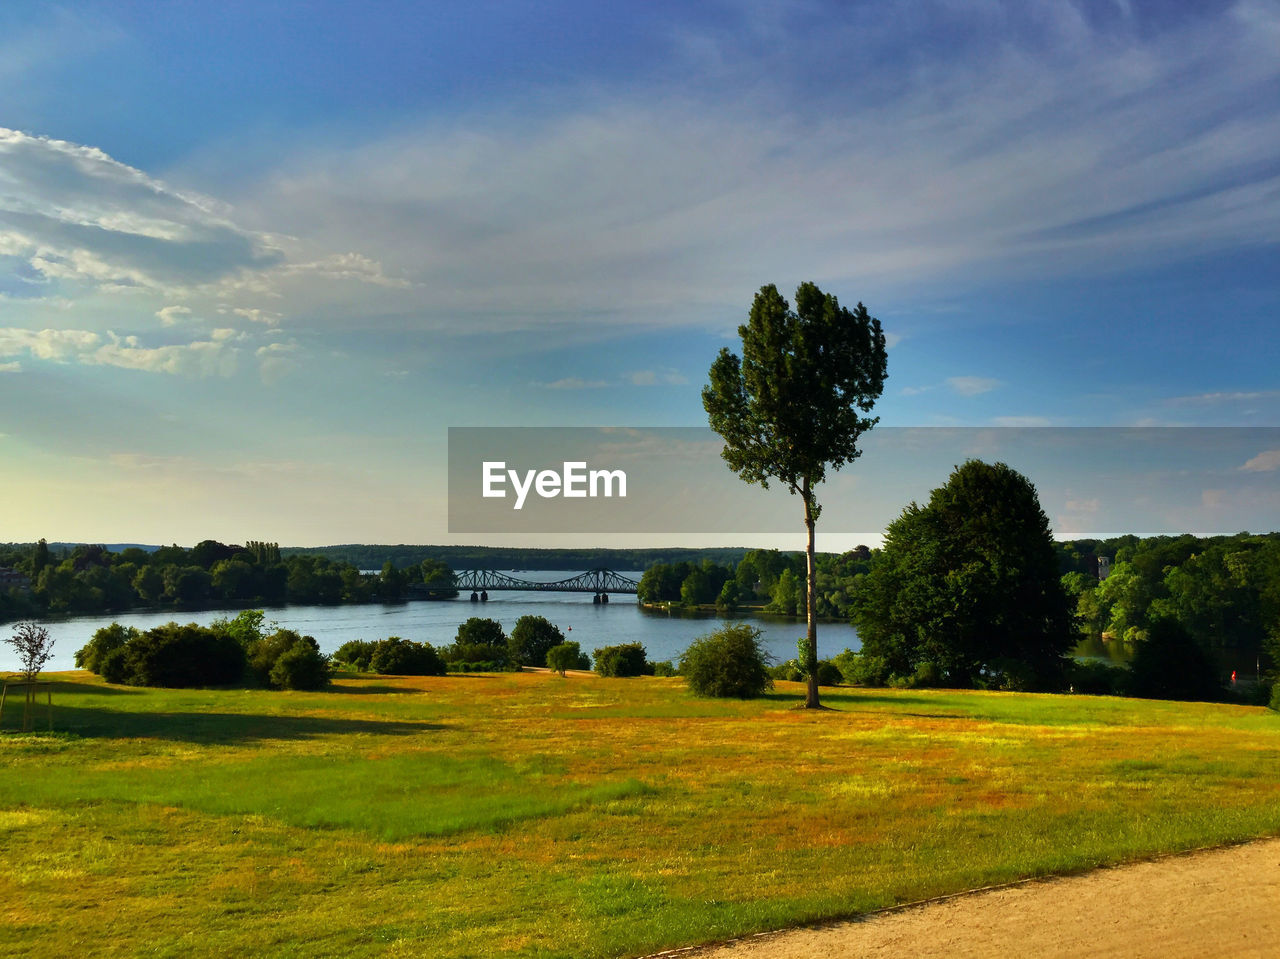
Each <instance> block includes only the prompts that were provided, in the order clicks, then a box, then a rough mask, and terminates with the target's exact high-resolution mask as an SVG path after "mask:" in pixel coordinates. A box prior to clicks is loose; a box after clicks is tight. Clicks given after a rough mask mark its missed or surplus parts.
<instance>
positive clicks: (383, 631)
mask: <svg viewBox="0 0 1280 959" xmlns="http://www.w3.org/2000/svg"><path fill="white" fill-rule="evenodd" d="M578 572H580V571H579V570H573V571H569V572H559V571H551V570H539V571H537V572H525V571H520V572H514V573H513V574H512V575H514V576H517V577H518V578H520V579H526V580H533V581H539V582H550V581H554V580H558V579H566V578H568V577H569V576H573V575H576V574H577V573H578ZM625 575H628V576H630V577H632V578H633V579H639V578H640V574H639V573H627V574H625ZM610 600H611V601H610V602H609V603H607V604H601V605H599V606H596V605H594V604H593V603H592V602H591V594H590V593H540V592H494V593H490V594H489V602H487V603H472V602H470V601H469V599H468V598H467V594H463V595H461V596H459V598H457V599H454V600H443V601H431V602H426V601H413V602H408V603H398V604H394V605H392V604H388V605H367V606H282V607H276V608H268V609H267V610H266V618H267V622H268V623H270V622H272V621H274V622H276V623H279V624H280V625H281V626H284V627H287V628H289V629H295V630H297V631H298V632H300V633H302V634H304V635H308V636H314V637H315V638H316V642H318V643H319V644H320V649H321V650H322V651H324V652H326V653H331V652H333V651H334V650H336V649H337V648H338V647H339V646H341V645H342V644H343V643H345V642H347V641H348V640H351V639H368V640H377V639H385V638H387V637H388V636H400V637H402V638H404V639H412V640H416V641H418V642H428V643H431V644H432V645H433V646H447V645H448V644H449V643H451V642H453V638H454V635H455V634H456V633H457V630H458V625H459V624H460V623H462V622H463V621H465V620H466V619H467V618H468V617H470V616H486V617H489V618H491V619H496V620H497V621H498V622H500V623H501V624H502V628H503V629H504V630H506V631H507V632H508V633H510V632H511V630H512V628H513V627H514V626H515V624H516V620H517V619H519V618H520V617H521V616H524V615H526V614H533V615H537V616H545V617H546V618H547V619H549V620H550V621H551V622H553V623H555V624H556V625H557V626H559V627H560V629H561V631H562V632H563V633H564V634H565V637H566V638H567V639H571V640H574V641H576V642H577V643H579V644H580V645H581V646H582V649H583V650H584V651H585V652H588V653H590V652H591V650H593V649H596V648H598V647H600V646H615V645H617V644H619V643H641V644H643V645H644V648H645V649H646V650H647V652H648V656H649V659H651V660H663V659H670V660H676V659H679V657H680V654H681V653H682V652H684V650H685V649H686V647H688V645H689V643H690V641H692V640H693V639H695V638H696V637H698V636H701V635H703V634H704V633H707V632H709V631H711V630H713V629H715V628H716V627H717V625H718V624H719V623H720V622H723V621H724V617H716V616H692V617H686V616H681V615H679V614H676V613H673V614H672V615H667V614H666V613H661V612H652V611H649V610H644V609H641V608H640V607H639V606H637V605H636V601H635V596H633V595H627V594H615V595H612V596H611V597H610ZM238 612H239V610H235V609H210V610H203V611H200V612H172V611H169V612H165V611H160V612H134V613H116V614H112V615H101V616H75V617H69V618H63V619H56V618H50V619H45V620H43V621H42V623H43V625H45V626H47V627H48V629H49V632H50V634H51V635H52V636H53V638H54V641H55V646H54V651H53V653H54V655H53V659H51V660H50V661H49V664H48V665H47V666H46V667H45V668H46V669H47V670H50V671H56V670H60V669H74V668H75V653H76V650H78V649H79V648H80V647H81V646H83V645H84V644H85V643H87V642H88V641H89V639H90V637H92V636H93V634H94V632H95V631H97V630H98V629H100V628H101V627H103V626H106V625H108V624H110V623H113V622H118V623H123V624H124V625H127V626H136V627H138V628H139V629H149V628H150V627H152V626H156V625H159V624H161V623H166V622H168V621H169V620H171V619H176V620H177V621H178V622H182V623H191V622H195V623H199V624H200V625H202V626H207V625H208V624H209V623H211V622H213V620H215V619H219V618H221V617H227V618H231V617H234V616H235V615H236V614H237V613H238ZM737 618H741V619H746V620H748V621H749V622H751V623H752V625H754V626H757V627H759V628H760V629H761V630H762V631H763V633H764V636H763V637H762V638H763V641H764V645H765V648H766V649H768V651H769V652H770V653H771V654H772V655H773V656H774V657H775V658H776V659H777V660H779V661H781V660H785V659H791V658H793V657H794V656H795V655H796V640H797V639H798V638H799V637H801V636H803V635H804V623H803V622H797V621H793V620H788V619H778V618H761V617H737ZM4 629H5V628H4V627H0V631H3V630H4ZM846 647H848V648H851V649H857V648H858V647H859V643H858V634H857V632H856V631H855V630H854V628H853V627H852V626H850V625H848V624H845V623H820V624H819V625H818V655H819V656H820V657H822V658H824V659H825V658H827V657H830V656H834V655H835V654H836V653H839V652H840V651H841V650H843V649H845V648H846ZM17 667H18V662H17V658H16V657H15V656H14V655H13V649H12V647H10V646H0V670H14V669H17Z"/></svg>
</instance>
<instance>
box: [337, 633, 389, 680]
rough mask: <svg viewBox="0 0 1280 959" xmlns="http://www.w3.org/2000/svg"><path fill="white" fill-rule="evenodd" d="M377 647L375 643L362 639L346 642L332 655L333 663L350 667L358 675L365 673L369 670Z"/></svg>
mask: <svg viewBox="0 0 1280 959" xmlns="http://www.w3.org/2000/svg"><path fill="white" fill-rule="evenodd" d="M377 646H378V644H377V643H374V642H370V641H368V640H364V639H351V640H348V641H347V642H345V643H343V644H342V645H341V646H339V647H338V650H337V652H335V653H334V654H333V661H334V662H335V663H343V664H345V665H347V666H350V667H351V668H352V669H354V670H355V671H356V672H358V673H367V672H369V670H370V668H371V666H370V662H371V661H372V659H373V651H374V649H376V648H377Z"/></svg>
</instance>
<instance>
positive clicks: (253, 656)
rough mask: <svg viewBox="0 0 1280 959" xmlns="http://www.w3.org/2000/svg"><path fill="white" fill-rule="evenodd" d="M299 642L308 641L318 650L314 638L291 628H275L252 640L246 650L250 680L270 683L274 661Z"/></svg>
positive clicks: (260, 683)
mask: <svg viewBox="0 0 1280 959" xmlns="http://www.w3.org/2000/svg"><path fill="white" fill-rule="evenodd" d="M299 643H309V644H310V645H311V646H313V647H315V650H316V652H317V653H318V652H319V651H320V647H319V645H317V643H316V641H315V640H314V639H312V638H311V637H310V636H302V635H301V634H300V633H297V632H295V631H294V630H292V629H277V630H276V631H275V632H274V633H271V634H270V635H268V636H263V637H262V638H261V639H257V640H253V641H252V642H251V643H250V644H249V650H248V663H249V676H250V679H251V681H252V682H254V683H257V684H258V685H260V686H270V685H272V682H271V671H272V670H273V669H275V666H276V661H277V660H278V659H279V658H280V657H281V656H283V655H284V654H285V653H286V652H287V651H288V650H290V649H292V648H293V647H294V646H296V645H298V644H299Z"/></svg>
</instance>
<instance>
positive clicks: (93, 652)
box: [76, 623, 141, 682]
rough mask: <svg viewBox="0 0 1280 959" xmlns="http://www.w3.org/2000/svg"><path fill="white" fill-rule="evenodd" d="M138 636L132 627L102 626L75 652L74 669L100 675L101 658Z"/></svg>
mask: <svg viewBox="0 0 1280 959" xmlns="http://www.w3.org/2000/svg"><path fill="white" fill-rule="evenodd" d="M139 635H141V634H140V633H139V632H138V630H137V628H136V627H133V626H121V625H120V624H119V623H112V624H111V625H110V626H103V627H102V628H101V629H99V630H98V631H97V632H95V633H94V634H93V638H92V639H90V640H89V642H87V643H86V644H85V645H84V646H82V647H81V648H80V649H79V650H77V651H76V668H77V669H87V670H89V672H91V673H98V674H101V673H102V659H103V657H104V656H106V655H107V653H109V652H111V651H112V650H115V649H119V648H120V647H121V646H123V645H125V644H126V643H127V642H129V640H131V639H134V638H135V637H137V636H139ZM108 682H110V680H108Z"/></svg>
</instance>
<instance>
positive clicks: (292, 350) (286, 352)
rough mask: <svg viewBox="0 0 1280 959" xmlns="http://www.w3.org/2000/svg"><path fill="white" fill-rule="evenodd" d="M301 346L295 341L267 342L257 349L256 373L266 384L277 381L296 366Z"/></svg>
mask: <svg viewBox="0 0 1280 959" xmlns="http://www.w3.org/2000/svg"><path fill="white" fill-rule="evenodd" d="M301 352H302V347H301V346H300V345H299V344H298V343H297V342H295V341H293V340H290V341H288V342H276V343H268V344H267V345H266V346H260V347H258V349H257V352H256V355H257V357H258V375H259V376H261V377H262V382H264V383H266V384H267V385H268V386H270V385H272V384H275V383H278V382H279V381H280V380H282V379H283V378H284V377H286V376H288V375H289V374H290V373H292V372H293V371H294V370H296V369H297V368H298V365H299V363H298V354H299V353H301Z"/></svg>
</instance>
